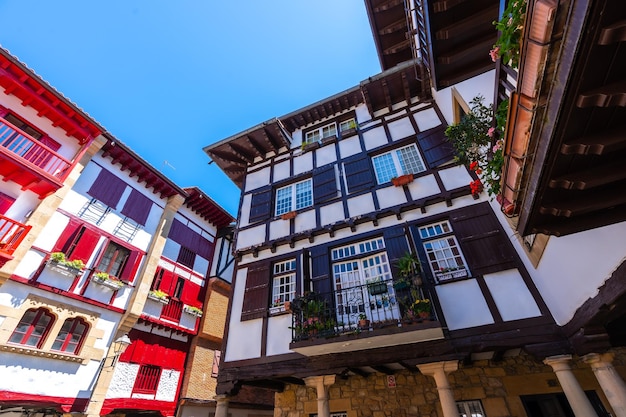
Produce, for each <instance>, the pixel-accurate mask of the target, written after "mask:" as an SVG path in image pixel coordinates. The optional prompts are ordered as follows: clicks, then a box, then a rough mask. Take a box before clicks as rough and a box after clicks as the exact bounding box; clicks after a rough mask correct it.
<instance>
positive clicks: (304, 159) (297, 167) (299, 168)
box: [293, 152, 313, 175]
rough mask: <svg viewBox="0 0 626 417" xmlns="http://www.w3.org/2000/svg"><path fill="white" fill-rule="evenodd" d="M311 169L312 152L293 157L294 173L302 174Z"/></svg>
mask: <svg viewBox="0 0 626 417" xmlns="http://www.w3.org/2000/svg"><path fill="white" fill-rule="evenodd" d="M312 169H313V152H305V153H303V154H300V155H298V156H295V157H294V158H293V173H294V175H298V174H302V173H304V172H308V171H310V170H312Z"/></svg>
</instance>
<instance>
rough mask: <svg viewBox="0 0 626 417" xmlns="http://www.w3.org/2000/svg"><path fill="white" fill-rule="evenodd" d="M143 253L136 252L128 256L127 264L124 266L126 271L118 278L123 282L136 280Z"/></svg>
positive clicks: (123, 270)
mask: <svg viewBox="0 0 626 417" xmlns="http://www.w3.org/2000/svg"><path fill="white" fill-rule="evenodd" d="M141 258H142V253H141V252H140V251H137V250H134V251H132V252H131V253H130V255H128V258H127V259H126V263H125V264H124V269H122V272H121V273H120V276H119V277H118V278H119V279H121V280H122V281H126V282H131V281H132V280H133V278H135V274H136V273H137V270H138V269H139V264H140V263H141Z"/></svg>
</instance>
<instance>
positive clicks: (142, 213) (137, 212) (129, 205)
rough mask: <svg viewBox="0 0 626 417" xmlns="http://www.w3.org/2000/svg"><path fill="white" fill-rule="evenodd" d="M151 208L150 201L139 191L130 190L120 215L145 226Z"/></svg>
mask: <svg viewBox="0 0 626 417" xmlns="http://www.w3.org/2000/svg"><path fill="white" fill-rule="evenodd" d="M151 208H152V200H150V199H149V198H148V197H146V196H145V195H143V194H141V193H140V192H139V191H137V190H132V191H131V193H130V196H128V199H127V200H126V203H124V207H123V208H122V211H121V213H122V214H123V215H124V216H127V217H130V218H131V219H133V220H134V221H136V222H137V223H139V224H140V225H142V226H145V225H146V220H147V219H148V214H150V209H151Z"/></svg>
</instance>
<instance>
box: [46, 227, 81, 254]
mask: <svg viewBox="0 0 626 417" xmlns="http://www.w3.org/2000/svg"><path fill="white" fill-rule="evenodd" d="M80 226H81V222H79V221H78V220H74V219H70V222H69V223H68V224H67V226H65V230H63V232H62V233H61V236H59V239H58V240H57V243H56V244H55V245H54V248H52V252H63V253H65V251H67V249H68V248H69V247H70V245H71V244H72V242H73V241H74V238H75V237H76V234H77V233H78V228H79V227H80Z"/></svg>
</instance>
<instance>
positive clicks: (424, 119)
mask: <svg viewBox="0 0 626 417" xmlns="http://www.w3.org/2000/svg"><path fill="white" fill-rule="evenodd" d="M413 118H414V119H415V122H416V123H417V128H418V129H419V130H420V132H425V131H426V130H429V129H432V128H434V127H437V126H439V125H441V120H440V119H439V115H438V114H437V112H436V111H435V109H434V108H432V107H431V108H429V109H425V110H422V111H419V112H417V113H415V114H414V116H413Z"/></svg>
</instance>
